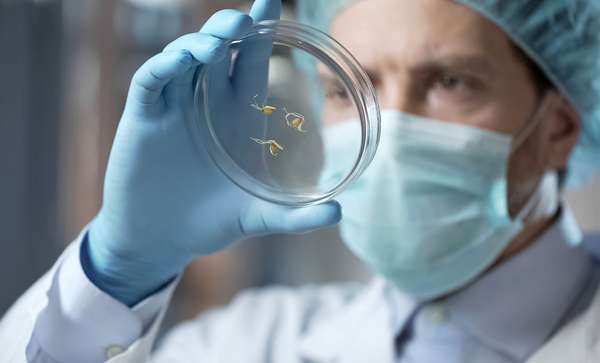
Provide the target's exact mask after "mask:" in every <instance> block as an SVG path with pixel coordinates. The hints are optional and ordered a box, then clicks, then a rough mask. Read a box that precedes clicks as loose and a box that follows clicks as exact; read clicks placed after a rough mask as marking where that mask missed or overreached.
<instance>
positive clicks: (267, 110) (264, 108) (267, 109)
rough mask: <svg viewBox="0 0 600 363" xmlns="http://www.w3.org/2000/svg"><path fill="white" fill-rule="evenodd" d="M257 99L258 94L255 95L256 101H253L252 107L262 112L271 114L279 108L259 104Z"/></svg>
mask: <svg viewBox="0 0 600 363" xmlns="http://www.w3.org/2000/svg"><path fill="white" fill-rule="evenodd" d="M257 99H258V95H256V96H254V103H251V104H250V107H252V108H254V109H256V110H258V111H259V112H262V113H263V114H264V115H267V116H271V115H272V114H273V112H275V111H276V110H277V107H275V106H267V105H259V104H258V100H257Z"/></svg>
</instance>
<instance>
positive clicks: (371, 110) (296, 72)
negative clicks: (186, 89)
mask: <svg viewBox="0 0 600 363" xmlns="http://www.w3.org/2000/svg"><path fill="white" fill-rule="evenodd" d="M228 49H229V50H228V54H227V55H226V57H225V59H224V60H223V61H222V62H220V63H217V64H212V65H206V66H204V67H203V68H202V70H201V71H200V73H199V74H198V78H197V81H196V90H195V98H196V99H195V101H196V117H195V118H194V122H193V124H192V134H193V135H194V137H195V139H196V143H197V144H198V145H199V146H200V147H202V148H203V149H205V150H206V151H207V152H208V153H209V155H210V157H211V158H212V160H213V161H214V163H215V164H216V165H217V167H218V168H219V169H220V170H221V171H222V172H223V173H224V174H225V175H226V176H227V177H228V178H229V179H230V180H231V181H232V182H233V183H235V184H237V185H238V186H239V187H240V188H242V189H244V190H245V191H247V192H248V193H250V194H252V195H254V196H256V197H258V198H261V199H263V200H266V201H270V202H273V203H278V204H282V205H290V206H303V205H311V204H317V203H322V202H325V201H327V200H329V199H331V198H333V197H335V196H336V195H337V194H339V193H340V192H342V191H343V190H344V189H345V188H346V187H348V186H349V185H350V184H351V183H352V182H353V181H355V180H356V179H357V178H358V177H359V176H360V175H361V174H362V172H363V171H364V170H365V168H366V167H367V166H368V165H369V163H370V162H371V161H372V159H373V157H374V155H375V152H376V150H377V146H378V143H379V135H380V123H381V121H380V111H379V106H378V103H377V99H376V94H375V90H374V87H373V85H372V84H371V82H370V80H369V77H368V76H367V75H366V73H365V72H364V71H363V69H362V67H361V66H360V64H359V63H358V61H357V60H356V59H355V58H354V57H353V56H352V55H351V54H350V52H348V51H347V50H346V49H345V48H344V47H343V46H342V45H341V44H339V43H338V42H337V41H335V40H334V39H333V38H331V37H329V36H328V35H327V34H325V33H323V32H321V31H319V30H317V29H314V28H312V27H309V26H306V25H303V24H300V23H296V22H290V21H267V22H262V23H258V24H256V25H255V26H254V29H253V31H251V32H250V33H249V34H247V35H246V36H244V37H243V38H242V39H238V40H235V41H231V42H230V44H229V48H228Z"/></svg>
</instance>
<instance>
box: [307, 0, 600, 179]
mask: <svg viewBox="0 0 600 363" xmlns="http://www.w3.org/2000/svg"><path fill="white" fill-rule="evenodd" d="M354 1H357V0H300V1H298V16H299V20H300V21H302V22H305V23H307V24H309V25H312V26H314V27H316V28H319V29H321V30H323V31H329V28H330V24H331V21H332V20H333V18H334V17H335V15H336V14H337V13H338V12H339V11H341V10H342V9H343V8H344V7H346V6H348V5H350V4H352V3H353V2H354ZM362 1H368V0H362ZM449 1H450V0H449ZM453 1H456V2H458V3H461V4H463V5H465V6H468V7H470V8H472V9H473V10H475V11H477V12H479V13H480V14H482V15H483V16H485V17H486V18H488V19H489V20H491V21H492V22H494V23H495V24H496V25H498V26H499V27H500V28H501V29H503V30H504V31H505V32H506V33H507V34H508V36H509V37H510V38H511V39H512V40H513V42H514V43H515V44H517V45H518V46H519V47H521V48H522V49H523V51H525V53H527V54H528V55H529V57H530V58H531V59H532V60H533V61H535V62H536V63H537V64H538V66H539V67H540V68H541V69H542V70H543V71H544V73H545V74H546V76H547V77H548V79H550V80H551V81H552V83H553V84H554V85H555V87H557V88H558V89H559V90H560V91H561V93H562V94H563V96H565V97H566V98H567V99H569V101H570V102H571V103H572V104H573V105H574V106H575V108H576V109H577V111H578V112H579V114H580V116H581V118H582V121H583V132H582V136H581V140H580V142H579V144H578V146H577V147H576V149H575V151H574V153H573V156H572V157H571V160H570V165H569V173H568V178H567V186H569V187H578V186H581V185H583V184H585V183H586V182H588V181H590V180H591V179H592V177H593V176H594V175H597V174H598V173H599V172H600V1H598V0H453Z"/></svg>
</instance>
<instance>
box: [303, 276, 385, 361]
mask: <svg viewBox="0 0 600 363" xmlns="http://www.w3.org/2000/svg"><path fill="white" fill-rule="evenodd" d="M384 290H385V282H384V281H383V280H382V279H377V280H376V281H374V282H373V283H372V284H371V286H369V287H368V288H367V289H366V290H365V292H363V293H361V294H360V295H359V296H358V297H357V298H356V299H355V300H354V301H353V302H351V303H350V304H349V305H348V306H347V307H345V308H344V309H343V310H342V311H340V312H339V313H337V314H335V315H334V316H332V317H331V318H330V319H326V320H324V321H322V322H319V323H317V324H315V326H314V327H313V328H312V329H310V330H309V331H308V332H307V334H305V335H304V336H303V337H302V338H301V342H300V354H301V356H302V357H303V358H305V359H307V360H308V361H309V362H336V363H354V362H356V363H364V362H378V363H387V362H390V363H392V362H393V361H394V335H395V333H394V324H393V319H392V311H391V307H390V305H389V303H388V302H387V300H386V298H385V291H384Z"/></svg>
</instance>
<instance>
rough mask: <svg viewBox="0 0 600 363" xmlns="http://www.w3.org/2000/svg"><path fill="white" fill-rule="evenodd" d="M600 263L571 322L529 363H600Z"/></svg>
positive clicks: (592, 273) (595, 268)
mask: <svg viewBox="0 0 600 363" xmlns="http://www.w3.org/2000/svg"><path fill="white" fill-rule="evenodd" d="M599 322H600V260H596V261H595V263H594V266H593V268H592V271H591V273H590V281H589V283H588V287H587V288H586V289H585V291H583V292H582V296H581V299H580V301H579V302H578V304H576V306H574V307H573V314H571V318H570V319H569V321H568V322H567V323H566V324H565V325H564V326H563V327H562V328H560V329H559V331H558V332H556V334H554V336H553V337H552V338H551V339H550V340H549V341H548V342H547V343H546V344H545V345H544V346H543V347H542V349H540V351H538V352H537V353H536V354H535V355H534V356H533V357H532V358H531V359H530V360H528V363H555V362H556V363H559V362H560V363H562V362H567V361H568V362H600V323H599Z"/></svg>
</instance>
